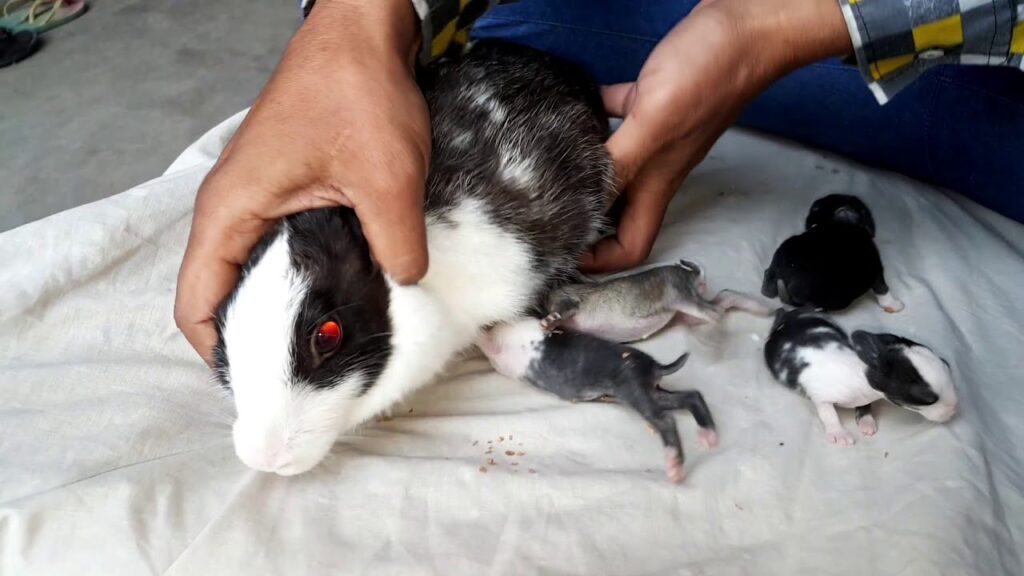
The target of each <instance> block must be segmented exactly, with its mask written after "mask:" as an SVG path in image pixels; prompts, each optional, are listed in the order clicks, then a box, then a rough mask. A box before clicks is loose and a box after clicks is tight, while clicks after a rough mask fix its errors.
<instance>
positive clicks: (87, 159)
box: [0, 0, 299, 231]
mask: <svg viewBox="0 0 1024 576" xmlns="http://www.w3.org/2000/svg"><path fill="white" fill-rule="evenodd" d="M4 1H6V0H0V6H2V5H3V3H4ZM296 4H297V3H295V2H287V1H284V2H281V1H266V0H261V1H253V0H88V9H87V11H86V12H85V13H84V14H83V15H82V16H81V17H79V18H76V19H74V20H73V21H69V22H67V23H66V24H63V25H61V26H59V27H56V28H54V29H52V30H49V31H46V32H44V33H42V34H40V35H39V37H38V38H39V48H38V50H37V51H36V52H35V53H33V54H32V55H31V56H29V57H28V58H26V59H25V60H22V61H21V62H19V63H17V64H14V65H11V66H7V67H5V68H0V231H4V230H8V229H10V228H14V227H16V226H19V225H21V224H24V223H26V222H30V221H32V220H37V219H39V218H42V217H44V216H47V215H50V214H53V213H56V212H60V211H62V210H66V209H68V208H72V207H74V206H78V205H80V204H85V203H88V202H92V201H94V200H99V199H101V198H104V197H106V196H110V195H112V194H115V193H117V192H120V191H123V190H127V189H128V188H130V187H132V186H134V185H136V184H139V183H142V182H144V181H146V180H149V179H151V178H155V177H157V176H159V175H160V174H161V173H162V172H163V171H164V170H165V169H166V168H167V166H168V165H169V164H170V163H171V162H172V161H173V160H174V158H175V157H176V156H177V155H178V153H180V152H181V151H182V150H183V149H184V148H185V147H186V146H188V145H189V144H190V143H191V142H192V141H194V140H195V139H196V138H198V137H199V136H200V135H202V134H203V133H204V132H206V131H207V130H209V129H210V128H212V127H213V126H214V125H215V124H217V123H218V122H220V121H221V120H223V119H225V118H227V117H228V116H230V115H231V114H233V113H235V112H237V111H239V110H241V109H243V108H245V107H246V106H249V105H250V104H251V102H252V100H253V99H254V98H255V97H256V95H257V94H258V92H259V90H260V88H261V87H262V85H263V83H264V82H265V81H266V80H267V78H268V77H269V75H270V73H271V72H272V70H273V69H274V66H275V65H276V64H277V61H278V59H279V58H280V55H281V53H282V51H283V50H284V47H285V45H286V44H287V42H288V39H289V38H290V37H291V35H292V33H293V32H294V30H295V28H296V27H297V25H298V24H299V11H298V8H297V7H296Z"/></svg>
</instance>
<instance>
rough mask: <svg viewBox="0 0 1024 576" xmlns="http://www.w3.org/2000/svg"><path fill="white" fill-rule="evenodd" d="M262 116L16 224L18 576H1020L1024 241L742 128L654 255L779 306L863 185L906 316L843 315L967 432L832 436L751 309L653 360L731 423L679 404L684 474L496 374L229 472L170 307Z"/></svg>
mask: <svg viewBox="0 0 1024 576" xmlns="http://www.w3.org/2000/svg"><path fill="white" fill-rule="evenodd" d="M240 118H241V116H240V115H239V116H236V117H235V118H233V119H231V120H229V121H227V122H225V123H224V124H223V125H221V126H219V127H217V128H215V129H214V130H213V131H211V133H209V134H207V135H206V136H204V137H203V138H202V139H201V140H200V141H198V142H197V143H196V144H195V145H193V146H192V147H191V148H190V149H189V150H188V151H186V153H185V154H183V156H182V157H181V158H179V160H178V161H177V162H176V163H175V164H174V166H172V167H171V169H170V170H168V172H167V174H165V175H164V176H162V177H160V178H157V179H156V180H153V181H152V182H149V183H147V184H144V185H142V186H139V187H137V188H135V189H133V190H130V191H128V192H125V193H123V194H120V195H118V196H115V197H112V198H109V199H107V200H103V201H100V202H97V203H95V204H91V205H88V206H83V207H81V208H77V209H74V210H71V211H69V212H65V213H63V214H58V215H56V216H53V217H50V218H47V219H45V220H42V221H39V222H36V223H33V224H30V225H27V226H23V227H21V228H18V229H15V230H12V231H10V232H7V233H4V234H2V235H0V574H3V575H5V576H6V575H15V574H17V575H22V574H25V575H33V576H36V575H50V574H73V575H75V576H85V575H88V574H97V575H104V576H107V575H112V574H129V575H135V574H183V575H198V574H214V575H220V574H223V575H233V574H245V575H261V574H286V575H296V574H328V573H330V574H348V573H363V574H403V575H407V574H432V573H433V574H532V573H545V574H623V575H626V574H708V575H716V576H717V575H730V574H753V575H765V574H782V575H798V574H813V575H828V574H852V575H857V576H865V575H894V574H922V575H933V574H948V575H958V576H961V575H1000V574H1024V567H1022V559H1021V556H1022V551H1024V497H1022V493H1024V450H1022V443H1024V440H1022V438H1024V382H1022V374H1024V338H1022V328H1021V326H1022V324H1024V306H1022V304H1021V299H1020V297H1021V290H1022V286H1024V226H1021V225H1018V224H1015V223H1012V222H1009V221H1007V220H1005V219H1002V218H1000V217H998V216H995V215H992V214H991V213H990V212H988V211H986V210H984V209H981V208H978V207H976V206H975V205H973V204H971V203H969V202H967V201H965V200H962V199H959V198H956V197H950V196H947V195H945V194H942V193H939V192H937V191H935V190H933V189H930V188H929V187H927V186H924V185H921V184H919V183H916V182H913V181H910V180H907V179H904V178H901V177H896V176H892V175H890V174H885V173H880V172H876V171H872V170H869V169H865V168H863V167H859V166H856V165H852V164H849V163H846V162H843V161H840V160H835V159H828V158H824V157H822V156H821V155H820V154H817V153H814V152H812V151H807V150H802V149H799V148H796V147H792V146H789V145H783V144H779V143H776V142H773V141H770V140H767V139H764V138H760V137H755V136H752V135H750V134H746V133H742V132H737V131H733V132H730V133H729V134H728V135H727V136H726V137H725V138H724V139H723V141H722V142H720V143H719V145H718V146H717V147H716V148H715V149H714V150H713V151H712V153H711V156H710V157H709V158H708V159H707V160H706V161H705V162H704V163H703V164H702V165H701V166H700V167H699V168H698V169H697V170H696V171H695V172H694V174H693V175H692V176H691V177H690V179H689V180H688V181H687V183H686V185H685V186H684V188H683V190H682V192H681V193H680V194H679V195H678V196H677V198H676V201H675V202H674V204H673V205H672V208H671V211H670V214H669V216H668V218H667V221H666V224H665V227H664V230H663V232H662V234H661V237H660V239H659V241H658V244H657V247H656V249H655V251H654V253H653V255H652V261H658V262H667V261H672V260H674V259H677V258H679V257H687V258H690V259H694V260H697V261H699V262H701V263H703V264H704V265H705V266H706V268H707V270H708V275H709V284H710V289H711V290H717V289H719V288H724V287H728V288H734V289H740V290H745V291H748V292H751V293H756V292H757V290H758V287H759V283H760V279H761V273H762V270H763V267H764V266H765V265H766V264H767V262H768V261H769V259H770V257H771V254H772V252H773V250H774V249H775V247H776V246H777V245H778V243H779V242H780V241H781V240H783V239H784V238H785V237H787V236H788V235H790V234H792V233H794V232H795V231H797V230H799V228H800V227H801V223H802V221H803V218H804V215H805V213H806V210H807V208H808V207H809V205H810V203H811V202H812V201H813V200H814V199H815V198H817V197H819V196H821V195H824V194H826V193H831V192H848V193H856V194H858V195H860V196H861V197H862V198H863V199H864V200H865V201H867V202H868V204H869V205H870V206H871V207H872V208H873V210H874V214H875V218H876V220H877V223H878V230H879V233H878V243H879V247H880V249H881V251H882V254H883V259H884V261H885V263H886V265H887V271H888V278H889V283H890V285H891V286H892V288H893V290H894V292H895V293H896V294H897V295H898V296H899V297H901V298H902V299H903V300H904V302H906V304H907V309H906V310H905V311H904V312H903V313H902V314H898V315H894V316H887V315H885V314H884V313H883V312H882V311H881V310H880V309H878V308H877V307H876V306H875V305H874V303H873V302H872V301H871V300H869V299H864V300H862V301H861V302H860V303H859V304H858V305H856V306H855V307H854V308H853V309H851V310H850V311H848V312H846V313H844V314H842V315H840V316H839V317H838V319H839V321H840V322H841V323H842V324H843V325H844V326H845V327H847V328H848V329H855V328H865V329H872V330H879V329H885V330H888V331H892V332H895V333H899V334H902V335H905V336H907V337H910V338H913V339H915V340H919V341H922V342H924V343H927V344H930V345H931V346H933V347H934V348H935V349H936V350H937V351H938V352H939V353H940V354H941V355H943V356H945V357H946V358H947V359H948V360H949V361H950V362H951V364H952V365H953V367H954V373H955V375H956V378H957V382H958V385H959V389H960V395H961V414H960V415H959V416H958V417H957V418H956V419H955V420H954V421H953V422H952V423H951V424H949V425H945V426H940V425H933V424H930V423H926V422H924V421H923V420H922V419H920V418H919V417H918V416H916V415H915V414H912V413H910V412H906V411H902V410H899V409H896V408H894V407H891V406H883V407H882V408H881V410H879V413H878V414H879V416H878V420H879V428H880V430H879V433H878V435H877V436H876V437H874V438H870V439H860V440H859V441H858V443H857V445H856V446H854V447H851V448H839V447H834V446H830V445H827V444H826V442H825V440H824V435H823V431H822V428H821V425H820V423H819V422H818V421H817V419H816V417H815V415H814V413H813V410H812V407H811V405H810V403H809V402H807V401H806V400H805V399H803V398H801V397H800V396H798V395H796V394H795V393H793V392H790V391H789V390H786V389H785V388H783V387H782V386H781V385H779V384H776V383H774V382H773V381H772V380H771V379H770V376H769V374H768V372H767V369H766V368H765V367H764V363H763V360H762V356H761V355H762V347H763V337H764V336H765V335H766V333H767V331H768V328H769V325H770V322H769V321H768V320H764V319H757V318H752V317H749V316H743V315H742V314H736V315H732V316H730V317H728V318H727V320H726V321H725V322H724V323H723V324H721V325H719V326H715V327H704V328H700V329H698V330H696V331H694V332H690V333H687V332H685V331H683V330H682V329H675V330H672V331H669V332H666V333H663V334H661V335H659V336H657V337H655V338H654V339H652V340H651V341H649V342H646V343H644V344H643V345H641V347H642V348H644V349H645V350H647V351H649V352H651V353H652V354H653V355H654V356H656V357H657V358H659V359H662V360H666V359H668V358H670V357H675V356H676V355H677V354H678V353H679V352H681V351H682V350H683V349H689V350H691V352H692V354H693V355H692V357H691V359H690V362H689V364H688V365H687V366H686V367H685V368H684V369H683V370H682V371H680V372H679V373H677V374H675V375H673V376H670V377H669V378H667V379H666V384H665V385H666V386H667V387H678V388H684V387H692V388H697V389H699V390H701V391H702V392H703V393H704V395H705V397H706V398H707V401H708V404H709V405H710V407H711V409H712V411H713V413H714V416H715V419H716V420H717V422H718V425H719V433H720V437H721V444H720V446H719V448H718V449H717V450H715V451H712V452H705V451H703V450H702V449H701V448H700V447H699V446H698V444H697V442H696V426H695V425H694V423H693V421H692V418H691V417H690V416H689V415H686V414H680V416H679V422H680V432H681V434H682V436H683V442H684V444H685V446H686V448H687V456H688V460H687V468H688V478H687V481H686V483H685V484H684V485H682V486H676V485H672V484H670V483H668V482H667V481H666V480H665V477H664V471H663V468H662V466H663V460H662V448H661V446H660V443H659V441H658V439H657V438H656V437H655V436H652V435H651V434H650V433H649V432H648V431H647V429H646V427H645V425H644V424H643V422H642V421H641V420H640V418H639V417H638V416H636V415H634V414H632V413H630V412H628V411H627V410H626V409H624V408H621V407H618V406H615V405H609V404H600V403H597V404H569V403H564V402H562V401H559V400H557V399H555V398H552V397H549V396H546V395H545V394H543V393H541V392H537V391H534V390H532V389H530V388H528V387H526V386H524V385H521V384H518V383H514V382H511V381H508V380H506V379H504V378H502V377H499V376H497V375H495V374H494V373H493V372H490V371H489V370H488V368H487V366H486V364H485V363H483V362H482V361H480V360H478V359H477V360H471V361H467V362H463V363H461V364H458V365H457V366H455V367H454V368H453V371H452V374H451V375H449V376H447V377H445V378H444V379H443V380H442V381H440V382H438V383H437V384H435V385H433V386H431V387H429V388H428V389H425V390H423V391H422V392H421V393H419V394H417V395H415V396H414V397H412V398H410V399H408V401H407V402H405V403H404V404H403V405H402V406H400V407H398V408H397V409H396V410H395V418H394V419H393V420H391V421H388V422H382V423H376V424H372V425H369V426H367V427H366V428H365V429H364V430H362V431H360V432H359V433H358V434H354V435H351V436H346V437H344V438H342V439H341V440H340V441H339V443H338V444H337V445H336V446H335V448H334V450H333V451H332V453H331V454H330V455H329V457H328V458H327V460H325V461H324V463H323V464H321V465H320V466H319V467H318V468H316V469H315V470H314V471H312V472H310V473H308V474H305V475H301V476H298V477H292V478H282V477H277V476H273V475H267V474H262V473H257V472H254V471H251V470H248V469H247V468H245V467H244V466H243V465H242V464H241V463H240V462H239V461H238V460H237V459H236V458H235V456H234V453H233V450H232V446H231V439H230V433H229V432H230V422H231V417H232V411H233V409H232V408H231V406H230V403H229V402H228V401H227V399H226V398H225V396H224V393H223V392H221V391H220V390H218V388H217V387H216V386H214V385H213V384H211V383H210V381H209V380H208V374H207V371H206V369H205V367H204V366H203V365H202V364H201V363H200V361H199V360H198V358H197V357H196V356H195V355H194V353H193V352H192V350H191V349H190V348H188V345H187V344H186V343H185V340H184V339H183V338H182V337H181V336H180V335H179V333H178V332H177V330H176V329H175V327H174V323H173V320H172V317H171V311H172V304H173V298H174V286H175V275H176V273H177V268H178V264H179V262H180V257H181V254H182V250H183V248H184V243H185V239H186V234H187V231H188V226H189V221H190V216H191V204H192V200H193V196H194V194H195V190H196V188H197V186H198V184H199V183H200V181H201V179H202V177H203V175H204V174H205V172H206V171H207V170H208V169H209V167H210V165H211V163H212V162H213V160H214V158H215V156H216V154H217V152H218V151H219V150H220V148H221V146H222V145H223V143H224V141H225V140H226V138H227V137H228V136H230V134H231V133H232V131H233V130H234V128H235V127H236V126H237V123H238V121H239V120H240ZM25 193H31V191H25ZM843 417H844V421H846V422H847V423H851V421H852V414H844V415H843ZM851 428H852V426H851ZM501 437H504V441H502V440H501ZM489 442H493V444H488V443H489ZM489 445H493V446H496V448H495V449H494V451H493V454H491V455H487V454H485V453H484V452H485V450H486V448H487V446H489ZM509 449H511V450H513V451H515V452H524V454H523V455H521V456H520V455H514V456H511V457H510V456H506V455H505V450H509ZM489 457H493V458H494V460H495V461H496V463H497V465H495V466H486V465H485V463H486V460H487V458H489ZM512 462H517V463H518V465H517V466H513V465H511V463H512ZM481 466H485V468H486V469H487V470H488V471H487V472H486V473H482V472H480V470H479V469H480V468H481ZM531 470H532V473H531Z"/></svg>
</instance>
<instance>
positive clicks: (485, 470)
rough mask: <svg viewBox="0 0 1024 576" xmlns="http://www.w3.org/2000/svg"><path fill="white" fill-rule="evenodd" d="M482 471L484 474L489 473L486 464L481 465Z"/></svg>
mask: <svg viewBox="0 0 1024 576" xmlns="http://www.w3.org/2000/svg"><path fill="white" fill-rule="evenodd" d="M480 472H481V473H482V474H487V468H486V467H484V466H481V467H480Z"/></svg>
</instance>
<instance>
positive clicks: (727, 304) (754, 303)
mask: <svg viewBox="0 0 1024 576" xmlns="http://www.w3.org/2000/svg"><path fill="white" fill-rule="evenodd" d="M711 303H712V304H713V305H714V306H715V308H716V309H717V310H718V312H719V313H724V312H725V311H726V310H734V309H735V310H743V311H744V312H748V313H750V314H754V315H755V316H764V317H765V318H767V317H769V316H771V315H772V314H774V313H775V307H773V306H769V305H768V304H766V303H764V302H761V301H760V300H758V299H756V298H752V297H750V296H747V295H746V294H742V293H740V292H736V291H734V290H728V289H726V290H722V291H721V292H719V293H718V295H717V296H715V297H714V299H713V300H711Z"/></svg>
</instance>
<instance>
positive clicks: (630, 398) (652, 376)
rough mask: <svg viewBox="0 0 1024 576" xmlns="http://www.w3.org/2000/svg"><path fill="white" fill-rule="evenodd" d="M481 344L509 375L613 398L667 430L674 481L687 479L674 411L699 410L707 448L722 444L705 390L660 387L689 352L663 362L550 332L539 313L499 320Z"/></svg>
mask: <svg viewBox="0 0 1024 576" xmlns="http://www.w3.org/2000/svg"><path fill="white" fill-rule="evenodd" d="M477 345H478V346H479V347H480V349H481V351H483V353H484V354H485V355H486V356H487V358H488V359H489V360H490V362H491V365H492V366H493V367H494V369H495V370H497V371H498V373H500V374H503V375H505V376H508V377H509V378H514V379H517V380H521V381H524V382H527V383H528V384H531V385H533V386H535V387H537V388H540V389H541V390H546V391H548V392H551V393H553V394H555V395H557V396H558V397H560V398H563V399H565V400H571V401H590V400H598V399H603V398H609V399H613V400H615V401H618V402H621V403H623V404H626V405H628V406H630V407H631V408H633V409H634V410H636V411H637V412H638V413H639V414H640V415H641V416H643V417H644V419H645V420H647V421H648V422H649V423H650V424H651V425H652V426H653V427H654V428H655V429H656V430H657V431H658V433H659V434H660V435H661V440H662V442H663V443H664V445H665V449H666V472H667V474H668V478H669V480H671V481H672V482H676V483H678V482H682V480H683V444H682V442H681V441H680V440H679V431H678V430H677V428H676V421H675V417H674V415H673V414H672V411H673V410H688V411H689V412H690V413H691V414H693V417H694V419H695V420H696V421H697V425H698V426H700V427H701V431H700V436H699V438H700V443H701V444H702V445H703V446H704V447H705V448H711V447H712V446H714V445H716V444H717V443H718V436H717V434H716V433H715V423H714V420H712V418H711V412H710V411H709V410H708V406H707V404H706V403H705V402H704V397H703V396H702V395H701V393H700V392H697V391H696V390H687V391H680V392H672V391H669V390H665V389H663V388H661V387H660V386H659V383H660V382H661V378H662V377H663V376H665V375H667V374H672V373H673V372H675V371H677V370H679V369H680V368H682V367H683V364H685V363H686V359H687V358H688V356H689V355H688V354H683V355H682V356H680V357H679V358H678V359H677V360H676V361H675V362H672V363H671V364H669V365H667V366H662V365H661V364H658V362H656V361H655V360H654V359H653V358H651V357H650V356H648V355H647V354H645V353H643V352H641V351H640V350H637V349H636V348H632V347H629V346H624V345H622V344H616V343H614V342H609V341H607V340H602V339H600V338H595V337H594V336H589V335H587V334H581V333H578V332H571V331H561V330H558V331H554V332H548V331H546V330H545V329H544V328H542V327H541V324H540V322H539V321H538V320H536V319H533V318H528V319H525V320H520V321H518V322H514V323H509V324H499V325H497V326H495V327H494V328H492V329H490V330H488V331H486V332H484V333H483V334H482V335H481V336H480V337H479V339H478V340H477Z"/></svg>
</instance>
